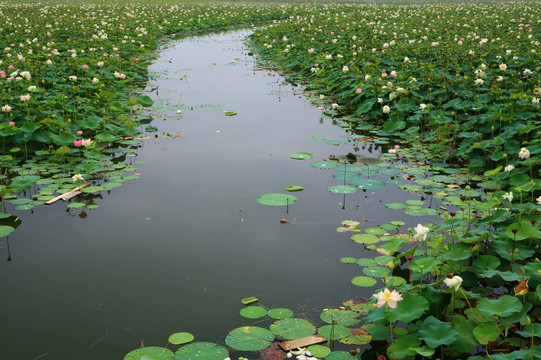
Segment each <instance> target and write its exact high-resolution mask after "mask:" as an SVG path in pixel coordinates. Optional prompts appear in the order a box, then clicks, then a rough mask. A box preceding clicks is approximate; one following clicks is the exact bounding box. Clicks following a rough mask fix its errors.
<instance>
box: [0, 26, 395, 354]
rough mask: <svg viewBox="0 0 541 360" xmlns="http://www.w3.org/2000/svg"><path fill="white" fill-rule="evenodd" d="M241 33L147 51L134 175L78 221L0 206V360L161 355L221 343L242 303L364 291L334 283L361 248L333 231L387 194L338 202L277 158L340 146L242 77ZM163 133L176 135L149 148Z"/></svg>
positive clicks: (325, 182) (302, 164) (287, 94)
mask: <svg viewBox="0 0 541 360" xmlns="http://www.w3.org/2000/svg"><path fill="white" fill-rule="evenodd" d="M247 34H248V32H247V31H235V32H229V33H225V34H219V35H209V36H204V37H196V38H189V39H184V40H180V41H178V42H175V43H171V44H169V47H168V48H166V49H164V50H162V51H161V53H160V54H159V58H158V60H157V61H156V63H155V64H153V65H152V66H151V72H153V73H155V75H156V79H155V80H154V81H152V82H151V83H150V84H149V86H148V91H149V95H150V96H152V97H153V98H154V99H156V100H157V102H156V104H155V107H154V111H155V115H154V117H155V120H154V121H153V122H152V125H154V126H157V127H158V128H159V130H160V131H159V136H158V137H157V138H155V137H152V138H150V139H147V140H145V141H144V142H143V144H142V147H141V149H140V150H139V151H138V153H137V156H136V157H134V158H131V159H130V161H132V163H133V165H134V166H135V167H137V173H140V179H139V180H136V181H132V182H128V183H126V184H124V185H123V186H121V187H119V188H115V189H113V190H112V191H111V192H110V193H103V194H102V196H103V198H101V199H98V200H97V203H98V204H99V205H100V207H99V209H95V210H91V211H87V213H88V216H87V217H86V218H81V217H79V210H71V211H70V212H68V211H66V204H65V203H57V204H54V205H51V206H49V207H39V208H35V209H34V212H33V213H32V214H30V213H26V212H18V211H14V210H12V209H8V211H10V210H11V212H12V213H13V214H16V215H17V216H20V218H21V220H22V225H21V226H20V227H19V228H18V229H17V231H16V232H14V233H13V234H12V235H11V236H10V237H9V247H10V249H9V250H10V255H11V259H12V261H9V262H8V261H6V259H7V258H8V249H7V242H6V238H2V239H0V256H1V257H2V258H3V260H2V261H1V262H0V274H1V275H0V308H1V309H2V320H1V321H0V339H1V340H0V358H2V359H37V358H39V359H55V360H63V359H66V360H67V359H70V360H73V359H122V358H123V356H124V355H125V354H126V353H127V352H129V351H130V350H132V349H135V348H137V347H139V346H140V344H141V343H142V342H144V344H145V345H146V346H151V345H156V346H165V345H166V344H167V338H168V336H169V335H170V334H171V333H173V332H177V331H188V332H191V333H193V334H194V335H195V337H196V340H199V341H223V339H224V337H225V335H226V334H227V333H228V332H229V331H230V330H232V329H233V328H236V327H238V326H241V325H245V324H249V323H250V321H248V320H246V319H243V318H241V317H240V316H239V315H238V311H239V310H240V308H241V307H242V304H241V303H240V300H241V299H242V298H244V297H249V296H257V297H259V298H260V300H261V304H262V305H264V306H266V307H269V308H270V307H274V306H276V307H289V308H291V309H292V310H294V311H295V312H296V313H299V312H302V311H305V312H308V313H310V314H312V315H314V317H315V316H317V313H318V310H319V309H321V308H323V307H326V306H340V305H341V302H342V301H343V300H345V299H348V298H351V297H358V296H364V297H367V296H370V292H368V291H366V290H364V289H361V288H358V287H355V286H353V285H351V284H350V279H351V278H352V277H354V276H356V275H361V268H360V267H356V266H354V265H346V264H342V263H341V262H340V261H339V259H340V258H341V257H343V256H353V257H358V258H360V257H363V256H364V255H365V252H364V250H363V249H362V247H360V246H359V245H357V244H355V243H353V242H352V241H351V240H349V236H350V235H351V234H352V233H346V234H339V233H337V232H336V228H337V227H338V226H340V222H341V221H342V220H346V219H355V220H359V221H362V220H366V221H367V226H373V225H377V224H382V223H384V222H388V221H390V220H394V218H390V216H396V213H394V212H391V211H389V210H387V209H385V206H384V204H385V202H386V201H389V200H390V199H391V198H393V197H394V199H393V200H394V201H396V194H392V193H391V192H389V191H386V190H378V191H377V194H371V193H369V192H367V193H365V192H362V191H359V192H357V193H355V194H350V195H347V199H346V201H347V204H346V206H344V205H343V204H342V202H343V196H342V195H337V194H332V193H330V192H328V191H327V190H326V189H327V187H328V186H331V185H339V184H341V180H337V179H334V178H332V176H331V175H332V171H331V170H319V169H315V168H313V167H311V166H310V162H311V161H313V160H304V161H302V160H301V161H299V160H292V159H290V158H289V154H292V153H295V152H301V151H303V152H304V151H307V152H311V153H313V154H314V160H322V159H323V158H325V157H327V156H329V155H331V154H337V155H338V154H345V153H347V152H350V151H352V149H351V146H342V147H335V146H331V145H328V144H325V143H324V142H322V141H313V140H309V137H310V136H323V137H325V138H326V139H328V140H342V141H343V140H344V138H343V137H341V135H343V134H344V131H343V130H341V129H340V128H339V127H337V126H333V125H332V124H331V123H330V122H329V121H328V120H324V121H320V118H321V115H322V113H321V110H318V109H317V108H316V107H315V106H314V105H312V104H310V103H308V102H307V101H306V100H305V98H304V97H303V96H302V95H296V93H299V92H301V91H302V89H300V88H293V87H292V86H290V85H288V84H286V83H284V79H283V78H281V77H280V76H278V75H277V74H274V73H271V72H268V71H258V70H257V69H256V70H254V68H255V67H257V66H256V64H255V63H254V60H253V58H252V57H250V56H248V55H247V52H248V50H247V49H246V47H245V45H244V44H243V39H244V37H245V36H246V35H247ZM201 105H204V106H201ZM209 105H212V106H209ZM192 107H193V110H192ZM177 109H182V115H177V113H176V110H177ZM224 110H233V111H235V112H236V113H237V115H236V116H225V114H224V112H223V111H224ZM167 132H173V133H178V135H173V137H171V138H168V139H164V138H163V134H164V133H167ZM361 153H362V150H361ZM367 155H370V156H372V157H374V156H377V155H376V154H367ZM136 162H144V163H136ZM290 184H297V185H302V186H304V188H305V190H304V191H303V192H299V193H295V195H296V196H297V197H298V202H297V203H295V204H294V205H292V206H290V207H289V213H287V212H286V208H285V207H268V206H263V205H260V204H258V203H257V201H256V200H257V197H258V196H260V195H262V194H265V193H274V192H281V193H285V191H284V187H285V186H287V185H290ZM390 214H393V215H390ZM281 218H285V219H287V220H288V221H289V222H290V223H289V224H281V223H280V219H281Z"/></svg>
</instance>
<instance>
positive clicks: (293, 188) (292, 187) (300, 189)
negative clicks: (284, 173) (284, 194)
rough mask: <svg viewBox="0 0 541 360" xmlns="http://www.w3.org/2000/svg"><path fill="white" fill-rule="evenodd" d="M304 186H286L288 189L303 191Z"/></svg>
mask: <svg viewBox="0 0 541 360" xmlns="http://www.w3.org/2000/svg"><path fill="white" fill-rule="evenodd" d="M302 190H304V187H302V186H300V185H288V186H286V191H302Z"/></svg>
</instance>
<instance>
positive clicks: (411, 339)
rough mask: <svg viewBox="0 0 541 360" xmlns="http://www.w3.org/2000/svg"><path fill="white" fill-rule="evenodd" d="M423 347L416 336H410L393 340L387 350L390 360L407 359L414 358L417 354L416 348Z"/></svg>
mask: <svg viewBox="0 0 541 360" xmlns="http://www.w3.org/2000/svg"><path fill="white" fill-rule="evenodd" d="M420 345H421V340H419V338H417V335H416V334H408V335H404V336H399V337H397V338H396V339H394V340H393V343H392V345H391V346H389V347H388V348H387V355H388V356H389V359H404V358H406V357H414V356H415V355H416V354H417V352H416V351H415V350H414V348H416V347H419V346H420Z"/></svg>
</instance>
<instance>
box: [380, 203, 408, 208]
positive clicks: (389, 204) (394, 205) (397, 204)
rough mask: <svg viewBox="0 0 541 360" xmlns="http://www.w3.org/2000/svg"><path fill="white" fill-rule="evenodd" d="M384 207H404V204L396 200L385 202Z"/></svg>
mask: <svg viewBox="0 0 541 360" xmlns="http://www.w3.org/2000/svg"><path fill="white" fill-rule="evenodd" d="M385 207H387V208H389V209H404V208H405V207H406V205H405V204H402V203H398V202H392V203H387V204H385Z"/></svg>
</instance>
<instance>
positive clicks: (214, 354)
mask: <svg viewBox="0 0 541 360" xmlns="http://www.w3.org/2000/svg"><path fill="white" fill-rule="evenodd" d="M226 343H227V341H226ZM228 356H229V351H227V349H226V348H224V347H222V346H219V345H216V344H215V343H211V342H195V343H191V344H188V345H184V346H183V347H181V348H180V349H178V350H177V352H176V353H175V357H174V360H223V359H225V358H226V357H228ZM141 360H143V359H141ZM145 360H146V359H145Z"/></svg>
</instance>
